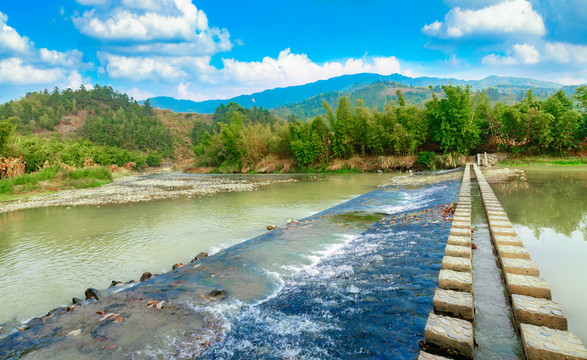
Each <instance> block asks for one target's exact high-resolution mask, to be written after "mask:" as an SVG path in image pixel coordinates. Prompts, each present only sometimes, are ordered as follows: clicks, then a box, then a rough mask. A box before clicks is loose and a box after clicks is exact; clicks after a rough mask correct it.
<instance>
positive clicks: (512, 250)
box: [497, 244, 530, 261]
mask: <svg viewBox="0 0 587 360" xmlns="http://www.w3.org/2000/svg"><path fill="white" fill-rule="evenodd" d="M497 256H498V257H499V260H500V261H501V259H503V258H514V259H530V253H529V252H528V250H526V248H525V247H523V246H511V245H499V244H498V245H497Z"/></svg>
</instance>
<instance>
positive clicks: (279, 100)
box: [149, 73, 575, 114]
mask: <svg viewBox="0 0 587 360" xmlns="http://www.w3.org/2000/svg"><path fill="white" fill-rule="evenodd" d="M385 81H393V82H396V83H400V84H404V85H408V86H413V87H427V86H429V85H432V86H439V85H447V84H449V83H452V84H453V85H471V87H472V88H473V90H482V89H486V88H488V87H494V88H498V89H500V91H504V92H508V91H509V92H513V91H520V90H521V91H525V90H528V89H535V90H542V91H544V90H550V91H551V92H554V91H556V90H558V89H561V88H566V87H564V86H563V85H561V84H557V83H554V82H550V81H543V80H535V79H529V78H518V77H502V76H489V77H486V78H484V79H481V80H459V79H454V78H437V77H416V78H412V77H408V76H404V75H401V74H391V75H379V74H371V73H362V74H354V75H343V76H338V77H334V78H331V79H328V80H319V81H316V82H313V83H309V84H305V85H297V86H289V87H283V88H275V89H270V90H265V91H262V92H258V93H254V94H251V95H241V96H237V97H234V98H230V99H224V100H207V101H199V102H196V101H191V100H178V99H175V98H172V97H165V96H158V97H153V98H150V99H149V101H150V103H151V105H152V106H154V107H156V108H160V109H169V110H172V111H174V112H196V113H203V114H211V113H213V112H214V110H215V109H216V107H217V106H219V105H220V104H225V105H226V104H228V103H230V102H236V103H237V104H239V105H241V106H243V107H252V106H257V107H263V108H267V109H273V108H277V107H282V106H285V105H289V104H294V103H298V102H301V101H304V100H306V99H309V98H311V97H314V96H316V95H319V94H323V93H327V92H333V91H345V90H350V89H353V88H361V87H364V86H368V85H370V84H373V83H376V82H385ZM569 88H571V89H574V88H575V87H569ZM565 90H566V89H565ZM569 90H570V89H569Z"/></svg>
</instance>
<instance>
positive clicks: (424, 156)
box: [418, 151, 436, 170]
mask: <svg viewBox="0 0 587 360" xmlns="http://www.w3.org/2000/svg"><path fill="white" fill-rule="evenodd" d="M435 157H436V154H435V153H434V152H433V151H421V152H419V153H418V164H421V165H422V166H424V167H425V168H426V169H432V170H434V169H435V168H436V166H435V164H434V158H435Z"/></svg>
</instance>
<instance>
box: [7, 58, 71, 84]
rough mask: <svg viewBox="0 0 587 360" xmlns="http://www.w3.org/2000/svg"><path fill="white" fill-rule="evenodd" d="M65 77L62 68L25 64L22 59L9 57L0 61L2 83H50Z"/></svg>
mask: <svg viewBox="0 0 587 360" xmlns="http://www.w3.org/2000/svg"><path fill="white" fill-rule="evenodd" d="M64 78H65V72H64V71H63V70H62V69H58V68H54V69H40V68H35V67H33V66H31V65H25V64H23V61H22V59H19V58H9V59H4V60H1V61H0V84H2V83H9V84H48V83H55V82H57V81H59V80H62V79H64Z"/></svg>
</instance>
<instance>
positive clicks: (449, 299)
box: [432, 289, 475, 321]
mask: <svg viewBox="0 0 587 360" xmlns="http://www.w3.org/2000/svg"><path fill="white" fill-rule="evenodd" d="M432 303H433V305H434V312H436V313H437V314H439V315H447V316H453V317H456V318H459V319H463V320H467V321H473V319H474V317H475V307H474V306H473V295H471V294H469V293H468V292H462V291H453V290H444V289H436V292H435V293H434V299H433V300H432Z"/></svg>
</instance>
